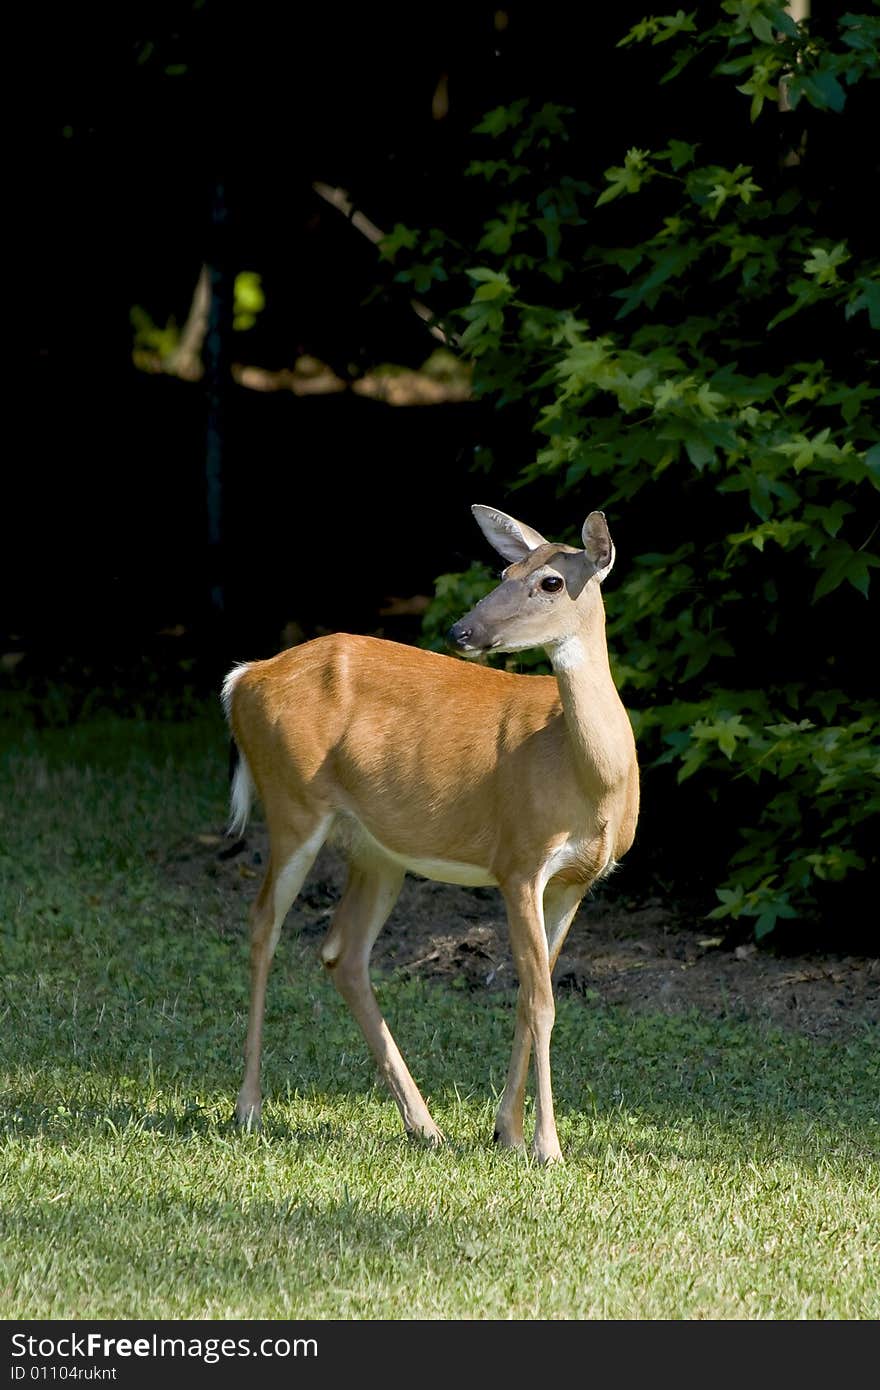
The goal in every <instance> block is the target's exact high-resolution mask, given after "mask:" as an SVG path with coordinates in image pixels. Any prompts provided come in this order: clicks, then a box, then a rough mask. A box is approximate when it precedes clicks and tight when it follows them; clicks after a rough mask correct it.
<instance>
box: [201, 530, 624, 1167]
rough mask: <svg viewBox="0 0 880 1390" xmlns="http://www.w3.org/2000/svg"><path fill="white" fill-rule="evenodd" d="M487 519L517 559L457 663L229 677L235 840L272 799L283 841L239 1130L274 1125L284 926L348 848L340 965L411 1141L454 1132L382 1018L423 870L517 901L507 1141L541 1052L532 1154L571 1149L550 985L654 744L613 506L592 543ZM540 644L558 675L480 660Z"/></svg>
mask: <svg viewBox="0 0 880 1390" xmlns="http://www.w3.org/2000/svg"><path fill="white" fill-rule="evenodd" d="M471 511H472V512H473V515H474V517H475V519H476V521H477V523H478V525H479V526H480V528H481V530H482V531H483V534H484V536H485V537H486V539H487V540H488V541H489V543H490V545H491V546H492V547H493V548H494V549H495V550H496V551H497V552H498V553H499V554H500V556H501V557H502V559H503V560H504V561H505V563H506V568H505V569H504V570H503V572H502V574H501V577H500V580H501V582H500V583H499V584H498V586H497V587H496V588H495V589H493V590H492V592H491V593H489V594H488V595H487V596H486V597H485V598H483V599H481V600H480V601H479V603H477V604H476V606H475V607H474V608H473V609H472V610H471V611H470V612H469V613H467V614H466V615H465V616H464V617H463V618H461V619H460V620H459V621H458V622H456V623H455V624H454V625H453V626H452V627H451V628H450V630H449V633H448V634H447V642H448V645H449V647H450V649H451V651H452V652H454V653H456V655H446V654H444V653H439V652H433V651H428V650H425V649H421V648H418V647H412V646H408V645H405V644H403V643H399V642H393V641H388V640H386V639H384V638H377V637H368V636H355V635H351V634H347V633H335V634H330V635H328V636H322V637H317V638H315V639H313V640H311V641H307V642H304V643H303V644H301V645H299V646H296V647H292V648H289V649H288V650H285V651H282V652H281V653H279V654H278V655H276V656H273V657H270V658H269V659H268V660H263V661H253V662H247V663H242V664H239V665H237V666H235V667H234V668H233V669H232V670H231V671H230V673H229V675H228V676H227V677H226V680H225V682H224V684H223V692H222V699H223V703H224V706H225V710H226V715H227V718H228V722H229V726H230V731H231V734H232V739H233V752H234V753H236V752H237V761H236V763H235V771H234V774H233V777H232V782H231V792H230V816H231V819H230V825H229V833H230V834H231V835H233V836H236V837H241V835H242V834H243V833H244V830H245V827H246V825H247V822H248V818H249V815H250V812H251V807H252V803H253V801H254V798H255V796H258V797H259V799H260V801H261V803H262V806H263V810H264V813H265V818H266V824H267V828H268V833H269V856H268V865H267V868H266V873H265V877H264V879H263V882H262V885H261V887H260V889H259V892H258V895H257V897H256V900H255V902H254V904H253V907H252V909H251V918H250V958H251V959H250V964H251V985H250V1005H249V1013H248V1024H247V1035H246V1040H245V1070H244V1077H243V1080H242V1084H241V1089H240V1090H239V1092H238V1097H237V1101H236V1107H235V1119H236V1121H237V1122H238V1124H239V1125H242V1126H245V1127H251V1126H257V1125H259V1123H260V1117H261V1105H262V1101H261V1089H260V1059H261V1050H262V1034H263V1016H264V1007H265V996H266V986H267V980H268V976H269V970H270V965H271V962H272V958H273V955H274V953H275V948H276V945H277V943H278V939H279V936H280V933H281V929H282V925H283V922H284V919H285V917H286V916H287V913H288V911H289V909H290V907H291V906H292V904H293V902H294V900H295V899H296V897H297V895H298V893H299V891H300V889H301V888H302V885H303V883H304V881H305V879H306V876H307V875H308V873H309V871H310V870H311V868H312V866H313V864H314V862H315V859H316V857H317V855H318V852H319V850H320V849H321V847H322V845H323V844H324V843H325V841H327V840H328V839H330V838H331V837H332V840H333V842H334V843H336V844H338V845H339V846H340V847H341V848H342V850H343V853H344V855H345V857H346V859H347V863H348V876H347V881H346V884H345V888H344V890H343V893H342V896H341V898H340V899H339V902H338V905H337V907H336V911H335V915H334V916H333V918H332V920H331V922H330V925H329V929H328V932H327V935H326V938H325V940H324V942H323V944H322V947H321V952H320V954H321V960H322V962H323V964H324V966H325V967H326V969H327V972H328V973H329V975H330V977H331V979H332V981H333V983H334V985H335V986H336V988H337V990H338V991H339V993H340V994H341V996H342V998H343V999H344V1001H345V1003H346V1004H347V1006H348V1008H349V1009H350V1011H351V1013H352V1015H353V1016H354V1018H355V1019H356V1021H357V1023H358V1025H359V1026H360V1029H361V1031H362V1033H363V1035H364V1038H365V1040H366V1043H367V1045H368V1047H369V1049H370V1051H371V1052H372V1054H373V1057H374V1059H375V1062H376V1065H377V1068H378V1072H379V1075H380V1076H381V1077H382V1078H383V1080H384V1082H385V1083H386V1084H387V1087H388V1089H389V1090H390V1092H391V1095H392V1096H393V1098H394V1100H395V1102H396V1104H397V1106H398V1109H399V1111H400V1115H401V1118H402V1121H403V1125H404V1129H405V1131H406V1132H407V1134H408V1135H410V1136H412V1137H416V1138H421V1139H422V1140H424V1141H426V1142H428V1143H429V1144H439V1143H441V1142H442V1141H443V1139H444V1136H443V1134H442V1133H441V1131H440V1130H439V1129H438V1127H437V1125H436V1124H435V1123H434V1120H433V1119H432V1117H431V1114H430V1112H429V1110H428V1107H427V1105H426V1103H425V1101H424V1099H423V1098H422V1095H421V1093H420V1091H419V1089H418V1086H417V1085H416V1083H415V1081H414V1080H413V1077H412V1076H411V1074H410V1072H409V1070H408V1069H407V1066H406V1063H405V1062H404V1060H403V1057H402V1055H401V1053H400V1051H399V1049H398V1047H397V1044H396V1042H395V1041H394V1038H393V1037H392V1035H391V1032H390V1030H389V1028H388V1025H387V1024H386V1022H385V1019H384V1017H383V1016H382V1013H381V1011H380V1009H379V1005H378V1001H377V999H376V995H375V993H374V990H373V987H372V984H371V982H370V975H369V963H370V954H371V951H372V948H373V945H374V942H375V941H376V938H377V937H378V935H379V932H380V931H381V930H382V927H383V926H384V925H385V922H386V921H387V919H388V916H389V914H390V913H391V910H392V908H393V907H394V904H395V902H396V900H397V897H398V895H399V893H400V890H401V887H402V884H403V881H404V876H405V874H407V873H410V874H414V875H418V876H421V877H422V878H428V879H433V880H436V881H439V882H441V883H455V884H464V885H470V886H474V887H480V886H482V887H497V888H498V889H499V890H500V893H501V896H502V898H503V901H504V905H505V908H506V915H507V925H508V932H509V942H510V949H511V955H512V958H513V962H514V965H515V969H516V974H517V979H518V986H519V988H518V995H517V1005H516V1019H515V1025H514V1036H513V1048H512V1052H511V1057H510V1064H509V1067H508V1071H507V1078H506V1082H505V1085H504V1090H503V1093H502V1095H501V1099H500V1102H499V1105H498V1109H497V1112H496V1121H495V1136H494V1137H495V1141H496V1142H497V1143H498V1144H499V1145H501V1146H502V1147H503V1148H509V1149H524V1148H525V1143H524V1135H523V1108H524V1099H525V1091H526V1084H527V1080H528V1071H529V1063H530V1054H531V1053H532V1051H533V1052H534V1082H535V1106H534V1131H533V1137H532V1144H531V1155H532V1158H533V1160H534V1161H535V1162H536V1163H538V1164H552V1163H556V1162H558V1161H560V1160H561V1159H562V1152H561V1149H560V1144H559V1138H558V1134H557V1128H556V1119H555V1115H554V1107H553V1094H552V1085H551V1074H550V1038H551V1033H552V1029H553V1025H554V1020H555V1003H554V993H553V985H552V979H551V976H552V972H553V969H554V967H555V965H556V962H557V959H558V957H559V953H560V951H561V949H562V946H563V943H564V941H565V938H566V935H567V933H568V930H569V928H570V926H571V923H572V920H573V918H574V916H575V913H576V912H577V909H578V907H579V905H580V903H581V900H582V899H583V897H584V895H585V894H586V893H587V891H588V890H589V889H590V888H591V887H592V886H593V885H595V884H596V883H598V882H599V881H600V880H601V879H602V878H603V877H604V876H605V875H606V874H608V873H609V872H610V871H611V870H612V869H613V868H614V867H615V866H616V864H617V862H618V861H619V860H620V858H621V857H622V855H624V854H625V853H626V851H627V850H628V849H629V848H630V846H631V844H632V842H633V838H634V836H635V829H636V821H637V817H638V808H639V772H638V764H637V758H636V748H635V739H634V736H633V730H632V727H631V724H630V720H629V717H628V715H627V713H626V710H625V709H624V706H623V704H622V702H621V699H620V696H619V694H618V692H617V689H616V686H615V684H614V680H613V678H612V675H611V669H610V665H609V657H608V649H607V645H606V638H605V613H604V606H603V601H602V592H601V586H602V584H603V582H604V580H605V579H606V578H607V576H608V574H609V573H610V571H611V568H612V566H613V564H614V560H615V549H614V545H613V544H612V541H611V536H610V534H609V530H608V526H607V523H606V520H605V516H604V513H602V512H598V511H594V512H591V513H590V514H589V516H588V517H587V519H586V521H585V522H584V524H583V528H582V532H581V539H582V541H583V549H579V548H576V547H573V546H570V545H564V544H557V543H554V542H551V541H547V540H545V538H544V537H543V536H542V535H541V534H540V533H539V532H538V531H535V530H533V529H532V528H531V527H530V526H527V525H525V524H524V523H523V522H521V521H517V520H515V519H514V518H513V517H511V516H508V515H507V514H506V513H504V512H501V511H498V510H496V509H495V508H492V507H488V506H483V505H480V504H477V505H474V506H473V507H472V508H471ZM533 648H543V650H544V652H545V653H546V655H547V657H548V658H549V661H550V664H551V667H552V671H553V674H552V675H539V674H521V673H517V672H511V671H508V670H499V669H496V668H494V667H491V666H488V665H486V664H485V663H482V664H481V663H480V662H479V661H478V660H476V659H478V658H481V657H485V656H486V654H488V653H490V652H499V653H511V652H520V651H527V650H530V649H533ZM460 656H463V657H465V658H469V660H461V659H459V658H460Z"/></svg>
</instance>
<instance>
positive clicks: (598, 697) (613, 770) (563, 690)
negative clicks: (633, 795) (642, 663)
mask: <svg viewBox="0 0 880 1390" xmlns="http://www.w3.org/2000/svg"><path fill="white" fill-rule="evenodd" d="M548 655H549V657H550V660H551V662H552V664H553V672H554V674H555V676H556V680H557V683H558V685H559V693H560V696H561V698H562V708H563V711H564V714H565V723H566V727H567V729H568V734H569V739H570V742H571V747H572V753H573V756H574V761H575V767H576V771H577V773H578V778H579V780H580V782H581V784H582V786H583V788H584V791H585V792H586V793H587V795H588V796H590V797H591V798H593V799H595V800H599V799H601V798H602V797H603V796H604V795H605V794H606V793H607V792H609V791H611V790H613V789H614V788H616V787H618V786H619V785H620V783H621V781H622V780H625V779H626V777H627V775H628V773H629V770H630V767H631V764H632V759H633V751H634V739H633V733H632V728H631V726H630V722H629V717H628V715H627V713H626V710H625V709H624V707H623V704H622V703H621V699H620V696H619V695H618V693H617V689H616V687H615V685H614V681H613V680H612V678H611V668H610V666H609V664H608V648H607V646H606V643H605V623H604V614H602V615H600V617H599V619H598V620H597V621H596V622H595V623H593V624H591V626H590V629H589V630H588V631H582V632H579V633H578V634H577V635H576V636H572V637H568V638H566V639H565V640H564V641H562V642H559V643H557V644H556V646H555V647H554V648H553V649H552V650H550V651H548Z"/></svg>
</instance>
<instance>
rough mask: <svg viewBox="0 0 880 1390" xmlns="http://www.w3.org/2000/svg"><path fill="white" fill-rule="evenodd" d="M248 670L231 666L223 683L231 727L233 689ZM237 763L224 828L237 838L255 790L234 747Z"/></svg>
mask: <svg viewBox="0 0 880 1390" xmlns="http://www.w3.org/2000/svg"><path fill="white" fill-rule="evenodd" d="M247 669H248V663H247V662H246V661H243V662H240V663H239V665H238V666H233V668H232V670H231V671H230V672H229V675H228V676H227V677H226V679H225V681H224V682H223V692H222V695H221V699H222V700H223V708H224V710H225V711H226V722H227V723H228V724H229V725H230V730H231V727H232V718H231V716H232V700H233V696H234V694H235V687H236V684H237V682H238V678H239V676H242V675H244V673H245V671H246V670H247ZM235 751H236V754H237V759H238V760H237V762H236V764H235V771H234V772H233V774H232V786H231V787H230V790H229V824H228V826H227V827H226V833H227V835H231V836H236V837H237V836H239V835H242V834H244V830H245V827H246V825H247V823H248V820H249V819H250V814H251V806H252V805H253V801H254V796H255V793H256V788H255V786H254V779H253V776H252V775H251V770H250V768H249V767H248V761H247V758H246V757H245V755H244V753H243V752H242V750H241V748H239V746H238V744H237V743H236V745H235Z"/></svg>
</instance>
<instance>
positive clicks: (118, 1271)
mask: <svg viewBox="0 0 880 1390" xmlns="http://www.w3.org/2000/svg"><path fill="white" fill-rule="evenodd" d="M225 776H226V742H225V735H224V731H223V727H222V724H221V721H220V718H219V713H218V712H217V711H216V710H214V709H212V708H211V709H205V710H200V709H199V710H194V713H193V717H192V718H191V719H190V720H188V721H187V722H185V723H164V724H163V723H158V722H155V723H149V722H145V721H139V720H136V719H129V720H123V719H120V718H115V717H111V716H106V717H103V718H101V717H95V718H92V719H89V720H86V721H84V722H80V723H79V724H77V725H76V726H75V727H73V728H70V729H67V728H56V729H49V730H46V731H42V732H37V731H35V730H34V729H32V728H30V727H28V726H27V725H26V723H24V722H22V721H19V720H17V719H10V720H8V721H7V723H6V724H5V725H4V741H3V753H2V767H0V778H2V783H0V794H2V805H0V942H2V948H0V949H2V960H0V981H2V998H0V1010H2V1017H3V1028H2V1034H0V1050H2V1057H0V1064H2V1072H0V1077H2V1080H0V1085H2V1138H0V1240H2V1244H0V1296H2V1298H3V1304H4V1316H6V1317H7V1318H17V1319H20V1318H29V1319H48V1318H76V1319H80V1318H87V1317H88V1318H101V1317H103V1318H145V1319H157V1318H200V1317H208V1318H322V1319H323V1318H343V1319H377V1318H389V1319H399V1318H446V1319H454V1318H518V1319H531V1318H541V1319H545V1318H615V1319H616V1318H628V1319H659V1318H688V1319H693V1318H724V1319H729V1318H747V1319H755V1318H772V1319H792V1318H807V1319H828V1318H831V1319H843V1318H848V1319H852V1318H857V1319H865V1318H871V1319H873V1318H876V1317H878V1316H880V1107H878V1096H880V1065H878V1052H877V1039H876V1028H871V1027H869V1026H868V1025H867V1024H865V1025H864V1026H862V1027H860V1026H858V1025H856V1026H854V1027H852V1028H850V1029H849V1030H848V1031H847V1032H846V1034H843V1035H841V1036H840V1037H837V1038H835V1039H833V1040H832V1039H821V1040H817V1039H811V1038H807V1037H804V1036H801V1035H799V1034H798V1033H797V1032H794V1031H785V1032H783V1031H777V1030H774V1029H772V1028H770V1027H768V1026H767V1025H766V1024H764V1023H763V1022H762V1021H761V1020H760V1019H756V1018H754V1017H747V1016H745V1015H743V1014H738V1015H737V1014H734V1015H730V1016H728V1017H725V1018H722V1019H720V1020H719V1019H708V1018H706V1017H703V1016H701V1015H700V1014H699V1013H697V1012H691V1013H686V1014H677V1015H675V1014H669V1013H665V1012H661V1011H660V1010H658V1011H657V1012H656V1013H654V1014H652V1013H644V1012H639V1013H636V1012H632V1011H630V1010H628V1009H627V1008H624V1007H620V1006H618V1007H613V1008H612V1007H604V1008H603V1007H601V1006H596V1005H594V1004H589V1003H587V1002H585V1001H584V1000H583V999H580V998H575V997H571V996H565V997H562V998H560V1000H559V1012H558V1022H557V1027H556V1031H555V1034H554V1047H553V1054H554V1081H555V1087H556V1096H557V1116H558V1122H559V1132H560V1139H561V1142H562V1146H563V1149H564V1151H565V1154H566V1158H567V1162H566V1165H565V1166H564V1167H561V1168H557V1169H551V1170H540V1169H536V1168H534V1167H533V1166H532V1165H530V1164H529V1162H528V1161H527V1160H526V1159H525V1158H523V1157H521V1156H519V1155H514V1154H509V1153H502V1152H497V1151H496V1150H495V1149H493V1147H492V1145H491V1143H490V1138H491V1133H492V1121H493V1109H494V1104H495V1102H496V1100H497V1096H498V1094H499V1093H500V1089H501V1087H502V1085H503V1079H504V1072H505V1068H506V1063H507V1056H508V1050H509V1045H510V1038H511V1034H512V1026H513V1014H512V1006H511V998H510V997H509V996H508V995H506V994H500V995H499V994H490V993H488V992H484V993H480V992H479V991H476V990H469V989H465V988H460V989H456V988H449V987H445V986H443V985H440V984H437V983H429V982H426V981H424V980H419V979H412V978H402V977H399V976H398V977H393V976H392V977H386V976H383V977H382V978H381V979H379V980H378V988H379V990H380V993H381V997H382V1002H383V1007H384V1008H385V1010H386V1013H387V1016H388V1019H389V1022H390V1024H391V1027H392V1029H393V1030H394V1031H395V1034H396V1036H397V1037H398V1040H399V1042H400V1043H401V1046H402V1049H403V1051H404V1054H405V1056H406V1058H407V1061H408V1063H409V1065H410V1068H411V1070H412V1071H413V1073H414V1075H415V1077H416V1078H417V1080H418V1082H419V1084H420V1085H421V1087H422V1089H423V1091H424V1093H425V1095H426V1097H427V1098H428V1100H429V1103H430V1104H431V1106H432V1111H433V1113H434V1116H435V1118H436V1119H437V1121H438V1123H439V1124H440V1126H441V1128H442V1129H443V1130H444V1131H445V1133H446V1134H447V1136H448V1139H449V1142H448V1144H447V1145H446V1146H445V1147H444V1148H443V1149H441V1150H439V1151H436V1152H433V1151H430V1150H426V1149H424V1148H422V1147H420V1146H418V1145H415V1144H412V1143H409V1142H408V1141H407V1140H406V1139H405V1138H404V1137H403V1135H402V1132H401V1130H400V1127H399V1120H398V1116H397V1111H396V1108H395V1107H394V1105H393V1103H392V1101H391V1100H390V1098H389V1097H388V1096H387V1095H386V1093H385V1092H384V1090H381V1089H379V1088H378V1087H377V1086H376V1084H375V1082H374V1076H373V1069H372V1064H371V1062H370V1060H369V1058H368V1056H367V1054H366V1048H365V1046H364V1044H363V1043H362V1041H361V1038H360V1035H359V1033H358V1032H357V1029H356V1026H355V1025H354V1023H353V1022H352V1021H351V1020H350V1018H349V1017H348V1015H347V1014H346V1012H345V1010H344V1008H343V1007H342V1006H341V1004H340V1002H339V1000H338V999H337V996H336V994H335V992H334V990H333V988H332V985H331V983H330V981H329V980H328V979H326V978H325V977H324V975H323V973H322V969H321V967H320V965H319V962H318V959H317V952H316V950H315V946H314V942H309V943H308V945H307V946H306V945H305V944H303V943H301V942H300V941H298V940H297V939H296V938H295V936H294V935H293V934H291V933H286V934H285V935H283V936H282V941H281V944H280V946H279V950H278V955H277V958H276V966H275V970H274V973H273V976H272V981H271V985H270V995H269V1007H268V1014H267V1049H266V1056H265V1071H264V1090H265V1095H266V1107H265V1116H264V1120H265V1123H264V1128H263V1130H262V1132H261V1133H259V1134H246V1133H244V1134H242V1133H238V1132H236V1131H235V1130H234V1129H233V1128H232V1126H231V1123H230V1116H231V1112H232V1105H233V1099H234V1095H235V1090H236V1088H237V1085H238V1081H239V1079H240V1077H239V1073H240V1055H241V1047H242V1042H243V1038H244V1028H245V1010H246V1006H247V946H246V933H245V917H246V906H247V900H248V898H249V896H250V894H251V893H252V892H253V891H254V890H255V888H256V883H255V882H249V881H248V880H247V879H246V878H243V879H242V888H241V892H240V893H239V894H238V895H237V898H236V902H235V904H233V905H232V907H231V905H230V903H229V901H228V898H222V899H221V893H225V889H223V887H222V885H221V884H220V883H219V881H218V882H217V883H214V882H212V881H211V880H210V879H206V880H204V881H201V882H194V883H193V885H192V886H186V885H184V884H182V883H181V882H180V881H179V879H175V878H174V877H173V876H172V875H169V873H168V872H167V870H166V863H167V857H168V852H169V847H170V846H173V845H176V844H179V843H180V842H181V841H183V840H185V839H186V838H187V837H193V836H197V835H199V834H205V833H216V832H217V831H218V828H219V827H220V826H221V825H222V822H223V818H224V814H225V797H226V786H225ZM232 908H234V909H235V910H234V911H233V910H232ZM232 922H235V923H236V925H235V926H234V927H233V926H230V923H232Z"/></svg>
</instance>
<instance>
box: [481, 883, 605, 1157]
mask: <svg viewBox="0 0 880 1390" xmlns="http://www.w3.org/2000/svg"><path fill="white" fill-rule="evenodd" d="M583 895H584V885H583V884H560V885H556V884H553V883H551V884H549V885H548V887H547V889H546V891H545V893H544V903H543V915H544V923H545V926H546V941H547V957H548V968H549V971H550V974H551V976H552V974H553V970H554V969H555V967H556V962H557V960H558V959H559V953H560V951H561V950H562V947H563V945H564V944H565V938H566V937H567V935H568V930H569V927H570V926H571V924H572V922H573V920H574V916H575V913H576V912H577V910H578V907H579V906H580V903H581V899H582V898H583ZM531 1048H532V1033H531V1029H530V1026H529V1020H528V1015H527V1012H526V1004H525V995H524V993H523V991H522V989H520V994H519V999H518V1001H517V1009H516V1028H515V1031H514V1035H513V1050H512V1052H511V1055H510V1066H509V1068H508V1071H507V1081H506V1083H505V1087H504V1093H503V1095H502V1097H501V1101H500V1103H499V1106H498V1114H497V1116H496V1119H495V1140H496V1142H497V1143H499V1144H501V1145H502V1146H503V1147H504V1148H508V1149H521V1148H523V1146H524V1139H523V1105H524V1102H525V1093H526V1080H527V1077H528V1071H529V1055H530V1053H531ZM551 1117H552V1111H551Z"/></svg>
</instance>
